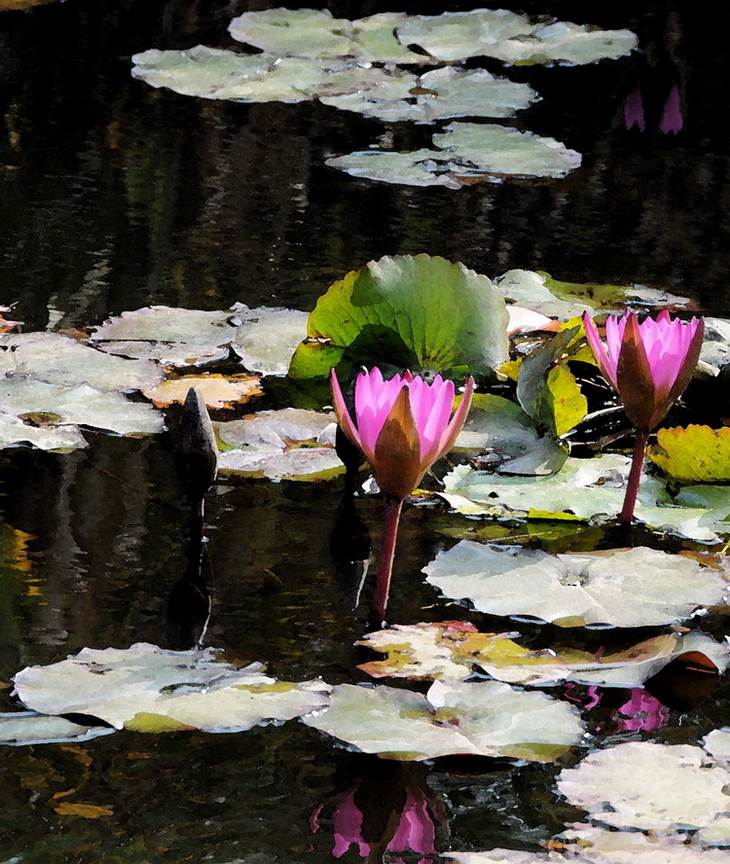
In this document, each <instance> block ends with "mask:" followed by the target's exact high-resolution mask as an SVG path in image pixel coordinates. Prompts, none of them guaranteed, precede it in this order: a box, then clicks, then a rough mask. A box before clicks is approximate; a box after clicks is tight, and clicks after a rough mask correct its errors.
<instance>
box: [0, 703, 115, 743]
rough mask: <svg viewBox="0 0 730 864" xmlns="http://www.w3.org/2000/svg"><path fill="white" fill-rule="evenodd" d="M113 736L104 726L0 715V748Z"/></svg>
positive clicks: (29, 713) (17, 713) (24, 713)
mask: <svg viewBox="0 0 730 864" xmlns="http://www.w3.org/2000/svg"><path fill="white" fill-rule="evenodd" d="M112 732H114V730H113V729H110V728H109V727H108V726H81V725H80V724H78V723H72V722H71V721H70V720H66V719H65V718H63V717H49V716H47V715H46V714H37V713H36V712H35V711H13V712H11V713H7V714H0V744H6V745H10V746H11V747H21V746H23V745H26V744H61V743H63V744H72V743H75V744H78V743H81V742H83V741H91V740H92V739H93V738H98V737H99V736H100V735H111V734H112Z"/></svg>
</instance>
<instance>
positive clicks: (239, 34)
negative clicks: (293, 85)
mask: <svg viewBox="0 0 730 864" xmlns="http://www.w3.org/2000/svg"><path fill="white" fill-rule="evenodd" d="M405 18H406V16H405V14H404V13H399V12H384V13H380V14H379V15H371V16H370V17H368V18H360V19H359V20H357V21H350V20H349V19H347V18H333V17H332V14H331V13H330V12H329V11H328V10H326V9H325V10H319V9H265V10H261V11H256V12H245V13H244V14H243V15H239V16H238V17H237V18H234V19H233V20H232V21H231V23H230V24H229V25H228V32H229V33H230V34H231V36H232V37H233V38H234V39H236V40H237V41H238V42H245V43H246V44H247V45H253V46H254V47H256V48H260V49H262V50H263V51H269V52H271V53H272V54H276V55H278V56H284V57H286V56H288V57H356V58H357V59H359V60H364V61H371V62H375V63H423V62H424V60H425V58H424V57H423V56H422V55H420V54H416V53H414V52H413V51H409V50H408V48H406V47H405V46H404V45H402V44H401V43H400V42H399V41H398V40H397V39H396V38H395V28H396V27H397V26H398V25H399V24H400V23H401V22H403V21H404V20H405Z"/></svg>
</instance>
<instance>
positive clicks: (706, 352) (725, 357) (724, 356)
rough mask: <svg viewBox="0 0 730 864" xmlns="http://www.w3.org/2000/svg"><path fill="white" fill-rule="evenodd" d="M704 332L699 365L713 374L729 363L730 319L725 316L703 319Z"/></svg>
mask: <svg viewBox="0 0 730 864" xmlns="http://www.w3.org/2000/svg"><path fill="white" fill-rule="evenodd" d="M704 320H705V334H704V339H703V341H702V350H701V351H700V365H701V367H705V368H706V369H708V370H709V371H710V372H711V373H712V374H713V375H717V373H718V372H719V371H720V369H722V367H723V366H726V365H727V364H728V363H730V321H728V320H727V319H725V318H711V317H706V318H705V319H704Z"/></svg>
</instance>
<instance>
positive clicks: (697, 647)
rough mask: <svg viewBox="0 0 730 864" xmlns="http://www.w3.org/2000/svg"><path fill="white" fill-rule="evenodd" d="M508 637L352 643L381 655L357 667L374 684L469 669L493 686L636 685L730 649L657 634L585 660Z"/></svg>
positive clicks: (445, 632)
mask: <svg viewBox="0 0 730 864" xmlns="http://www.w3.org/2000/svg"><path fill="white" fill-rule="evenodd" d="M510 636H512V637H514V636H515V634H509V633H501V634H495V633H479V632H478V631H477V630H476V628H475V627H473V626H471V625H469V624H467V623H466V622H457V621H451V622H444V623H440V624H409V625H400V626H395V627H389V628H387V629H386V630H379V631H376V632H374V633H369V634H368V635H367V636H365V638H364V639H362V640H361V641H360V642H358V643H357V644H358V645H365V646H367V647H368V648H372V649H373V650H375V651H378V652H380V653H383V654H387V657H386V658H385V659H383V660H371V661H370V662H369V663H364V664H362V665H360V666H359V667H358V668H359V669H362V670H363V671H364V672H367V673H368V674H369V675H372V676H373V677H374V678H383V677H392V678H410V679H434V680H448V681H463V680H465V679H466V678H468V677H469V676H470V675H471V674H472V673H473V672H474V671H479V672H482V673H486V674H487V675H489V676H490V677H492V678H495V679H496V680H497V681H504V682H506V683H508V684H520V685H522V686H525V685H528V686H536V687H540V686H548V685H553V684H560V683H562V682H564V681H574V682H576V683H579V684H592V685H600V686H603V687H638V686H640V685H641V684H643V683H644V681H646V680H648V679H649V678H651V677H652V676H653V675H655V674H656V673H657V672H658V671H659V670H660V669H662V668H663V667H664V666H666V665H667V664H668V663H670V662H671V661H672V660H673V659H674V658H675V657H678V656H679V655H680V654H685V653H688V652H692V651H696V652H700V653H702V654H704V655H705V656H706V657H709V659H710V660H711V661H712V662H713V663H714V665H715V666H716V667H717V669H718V670H719V671H720V672H724V671H725V669H726V668H727V665H728V658H729V652H730V648H729V647H728V645H727V644H726V643H725V644H722V643H720V642H716V641H715V640H714V639H713V638H712V637H711V636H708V635H706V634H704V633H701V632H698V631H696V632H691V633H688V634H686V635H680V634H678V633H662V634H661V635H659V636H654V637H653V638H651V639H646V640H644V641H643V642H640V643H639V644H637V645H633V646H631V647H630V648H628V649H625V650H622V651H614V652H613V653H606V652H605V651H603V650H602V649H601V650H600V651H599V652H598V653H596V654H592V653H591V652H589V651H581V650H578V649H575V648H560V647H558V648H556V649H555V650H553V649H545V650H531V649H529V648H525V647H523V646H522V645H520V644H519V643H518V642H516V641H514V638H510Z"/></svg>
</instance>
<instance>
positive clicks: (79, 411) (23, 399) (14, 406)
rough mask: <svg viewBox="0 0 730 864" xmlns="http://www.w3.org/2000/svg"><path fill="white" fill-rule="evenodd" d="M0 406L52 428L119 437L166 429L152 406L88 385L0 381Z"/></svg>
mask: <svg viewBox="0 0 730 864" xmlns="http://www.w3.org/2000/svg"><path fill="white" fill-rule="evenodd" d="M0 404H1V405H2V410H3V411H4V412H5V413H6V414H10V415H15V416H16V417H20V418H21V419H26V420H28V422H34V423H37V424H47V425H49V426H64V425H69V424H70V425H74V426H89V427H91V428H93V429H103V430H105V431H107V432H114V433H115V434H117V435H152V434H155V433H157V432H162V430H163V420H162V415H161V414H160V412H159V411H156V410H155V409H154V408H153V407H152V406H151V405H147V404H140V403H136V402H130V401H129V399H127V398H126V397H125V396H123V395H122V394H121V393H114V392H112V391H109V392H103V391H101V390H96V389H95V388H94V387H90V386H89V385H88V384H80V385H79V386H77V387H59V386H57V385H55V384H46V383H45V382H43V381H35V380H33V379H32V378H28V379H22V378H5V379H0ZM23 440H24V439H23Z"/></svg>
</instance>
